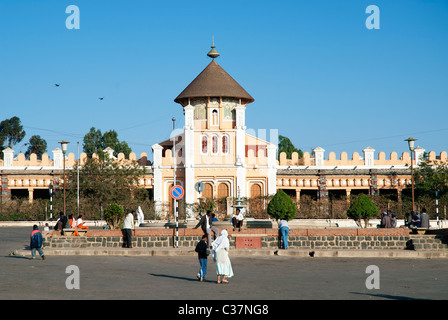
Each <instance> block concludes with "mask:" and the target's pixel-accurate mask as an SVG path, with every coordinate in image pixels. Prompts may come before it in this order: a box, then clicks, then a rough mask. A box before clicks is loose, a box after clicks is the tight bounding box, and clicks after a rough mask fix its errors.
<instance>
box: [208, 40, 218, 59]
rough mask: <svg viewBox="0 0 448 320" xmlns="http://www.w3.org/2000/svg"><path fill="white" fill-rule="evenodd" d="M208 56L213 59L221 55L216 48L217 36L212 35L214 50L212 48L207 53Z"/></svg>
mask: <svg viewBox="0 0 448 320" xmlns="http://www.w3.org/2000/svg"><path fill="white" fill-rule="evenodd" d="M207 56H209V57H210V58H212V59H215V58H218V57H219V53H218V51H216V50H215V36H212V50H210V51H209V52H208V53H207Z"/></svg>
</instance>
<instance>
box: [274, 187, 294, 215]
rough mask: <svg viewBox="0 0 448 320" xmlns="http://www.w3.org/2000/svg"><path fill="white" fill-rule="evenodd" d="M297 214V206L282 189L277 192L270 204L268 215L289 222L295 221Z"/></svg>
mask: <svg viewBox="0 0 448 320" xmlns="http://www.w3.org/2000/svg"><path fill="white" fill-rule="evenodd" d="M296 212H297V208H296V205H295V204H294V202H293V201H292V200H291V198H290V197H289V196H288V195H287V194H286V193H285V192H284V191H283V190H281V189H280V190H278V191H277V193H276V194H275V195H274V197H273V198H272V200H271V201H270V202H269V204H268V214H269V215H270V216H271V217H273V218H274V219H285V220H286V221H289V220H291V219H294V217H295V216H296Z"/></svg>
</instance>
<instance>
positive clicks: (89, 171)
mask: <svg viewBox="0 0 448 320" xmlns="http://www.w3.org/2000/svg"><path fill="white" fill-rule="evenodd" d="M77 169H78V163H76V164H75V166H73V169H72V170H70V171H69V172H68V179H67V180H68V181H70V182H69V186H68V187H67V189H69V192H70V193H71V194H72V195H73V196H74V195H76V192H77V184H76V182H77V171H78V170H77ZM79 169H80V170H79V193H80V197H85V198H91V199H95V200H96V201H97V202H98V203H101V204H102V205H103V207H106V206H107V205H110V204H112V203H127V202H128V201H129V199H132V198H134V197H141V196H142V195H143V194H145V192H146V191H145V190H144V189H142V188H140V187H139V181H140V179H141V178H142V177H143V176H144V175H145V167H140V166H139V165H138V163H137V162H136V161H132V162H130V161H129V160H126V163H123V162H119V161H113V159H109V157H108V156H107V154H106V155H105V156H104V158H103V159H97V158H87V160H86V162H85V163H84V164H83V165H82V166H81V167H80V168H79Z"/></svg>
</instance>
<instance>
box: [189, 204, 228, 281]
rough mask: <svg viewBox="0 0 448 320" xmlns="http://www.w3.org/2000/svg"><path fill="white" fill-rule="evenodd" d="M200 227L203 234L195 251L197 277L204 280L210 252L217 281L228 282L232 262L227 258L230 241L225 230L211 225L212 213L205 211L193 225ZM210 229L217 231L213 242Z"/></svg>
mask: <svg viewBox="0 0 448 320" xmlns="http://www.w3.org/2000/svg"><path fill="white" fill-rule="evenodd" d="M199 226H200V227H201V229H202V231H203V232H204V235H203V236H202V239H201V240H200V241H199V242H198V243H197V245H196V248H195V251H196V252H197V253H198V259H199V265H200V269H199V271H198V274H197V277H198V279H199V281H204V277H205V276H206V275H207V259H208V256H209V255H210V254H211V256H212V258H213V261H214V262H215V263H216V274H217V278H218V279H217V283H228V282H229V281H228V280H227V279H228V278H231V277H233V275H234V274H233V269H232V263H231V261H230V258H229V249H230V241H229V238H228V236H229V234H228V232H227V230H225V229H224V230H221V233H219V229H218V228H217V227H215V226H213V220H212V213H211V211H207V214H206V215H204V216H202V217H201V219H200V221H199V223H198V224H197V225H196V226H195V227H194V229H197V228H198V227H199ZM212 231H213V232H214V234H215V237H216V235H217V234H218V233H219V237H217V238H216V239H215V240H214V241H213V242H212V241H211V233H212Z"/></svg>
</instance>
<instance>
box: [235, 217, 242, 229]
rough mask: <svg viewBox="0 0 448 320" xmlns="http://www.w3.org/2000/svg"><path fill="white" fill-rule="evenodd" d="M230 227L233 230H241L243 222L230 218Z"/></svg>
mask: <svg viewBox="0 0 448 320" xmlns="http://www.w3.org/2000/svg"><path fill="white" fill-rule="evenodd" d="M232 225H233V227H234V228H241V227H242V226H243V220H236V218H235V217H233V218H232Z"/></svg>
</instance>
